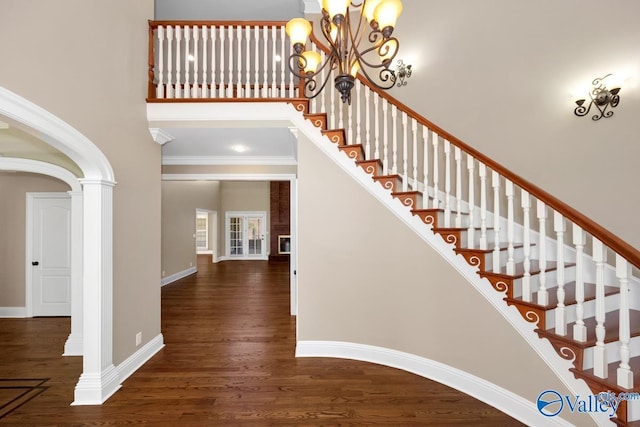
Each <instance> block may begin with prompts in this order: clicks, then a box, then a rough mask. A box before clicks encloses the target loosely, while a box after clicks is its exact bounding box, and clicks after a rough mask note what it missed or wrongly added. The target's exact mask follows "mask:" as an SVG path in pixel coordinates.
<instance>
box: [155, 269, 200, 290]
mask: <svg viewBox="0 0 640 427" xmlns="http://www.w3.org/2000/svg"><path fill="white" fill-rule="evenodd" d="M197 271H198V268H197V267H189V268H187V269H186V270H182V271H179V272H177V273H175V274H172V275H171V276H167V277H163V278H162V280H161V281H160V286H165V285H168V284H169V283H173V282H175V281H176V280H180V279H182V278H183V277H187V276H190V275H192V274H193V273H196V272H197Z"/></svg>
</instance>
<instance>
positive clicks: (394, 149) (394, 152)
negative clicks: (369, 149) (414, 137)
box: [391, 105, 398, 174]
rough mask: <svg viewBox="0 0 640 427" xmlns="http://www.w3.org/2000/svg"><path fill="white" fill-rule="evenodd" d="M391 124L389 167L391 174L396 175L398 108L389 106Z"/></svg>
mask: <svg viewBox="0 0 640 427" xmlns="http://www.w3.org/2000/svg"><path fill="white" fill-rule="evenodd" d="M391 122H392V126H391V127H392V129H393V138H392V139H391V141H392V144H391V150H392V159H393V164H392V167H391V173H394V174H396V173H398V107H396V106H395V105H391Z"/></svg>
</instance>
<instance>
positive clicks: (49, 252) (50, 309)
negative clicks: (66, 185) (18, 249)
mask: <svg viewBox="0 0 640 427" xmlns="http://www.w3.org/2000/svg"><path fill="white" fill-rule="evenodd" d="M30 249H31V251H30V252H31V254H30V255H31V256H30V258H31V259H27V263H28V264H30V265H28V266H27V268H30V269H31V312H32V315H33V316H70V315H71V198H70V196H69V195H68V194H65V193H62V194H56V195H54V194H50V195H46V196H33V195H32V203H31V248H30ZM27 286H29V284H27Z"/></svg>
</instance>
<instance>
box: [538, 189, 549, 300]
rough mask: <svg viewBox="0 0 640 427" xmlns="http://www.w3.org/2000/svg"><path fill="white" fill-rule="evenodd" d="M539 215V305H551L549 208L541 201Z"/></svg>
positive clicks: (539, 202) (539, 201)
mask: <svg viewBox="0 0 640 427" xmlns="http://www.w3.org/2000/svg"><path fill="white" fill-rule="evenodd" d="M537 214H538V223H539V225H540V228H539V234H540V237H539V241H538V243H539V249H538V257H539V260H538V263H539V264H540V266H539V267H540V273H539V274H538V281H539V284H538V304H539V305H548V304H549V291H548V290H547V283H546V281H547V277H546V275H547V273H546V269H547V226H546V221H547V206H546V205H545V204H544V203H543V202H542V201H541V200H538V201H537Z"/></svg>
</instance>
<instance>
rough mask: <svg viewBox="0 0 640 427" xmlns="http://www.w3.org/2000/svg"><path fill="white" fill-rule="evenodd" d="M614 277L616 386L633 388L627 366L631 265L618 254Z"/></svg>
mask: <svg viewBox="0 0 640 427" xmlns="http://www.w3.org/2000/svg"><path fill="white" fill-rule="evenodd" d="M616 276H617V277H618V279H619V280H620V332H619V337H620V365H619V366H618V371H617V376H618V385H619V386H620V387H623V388H633V372H631V367H630V366H629V357H630V351H629V341H630V340H631V329H630V325H629V323H630V322H629V277H630V276H631V265H630V264H629V262H628V261H627V260H626V259H624V258H623V257H621V256H620V255H618V254H616Z"/></svg>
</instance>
